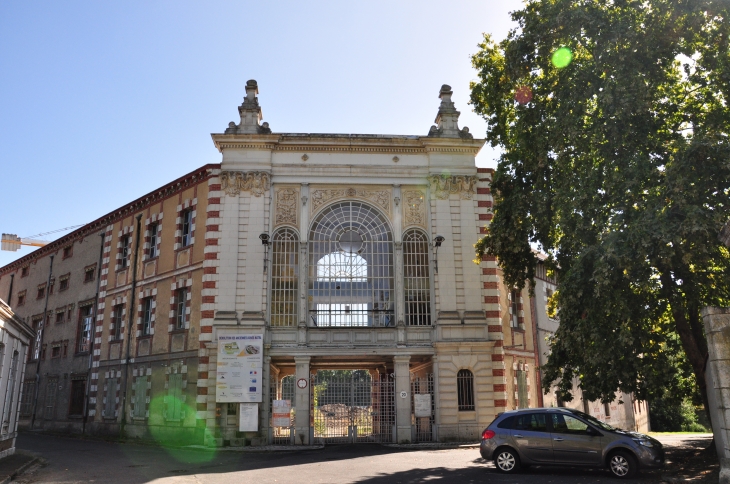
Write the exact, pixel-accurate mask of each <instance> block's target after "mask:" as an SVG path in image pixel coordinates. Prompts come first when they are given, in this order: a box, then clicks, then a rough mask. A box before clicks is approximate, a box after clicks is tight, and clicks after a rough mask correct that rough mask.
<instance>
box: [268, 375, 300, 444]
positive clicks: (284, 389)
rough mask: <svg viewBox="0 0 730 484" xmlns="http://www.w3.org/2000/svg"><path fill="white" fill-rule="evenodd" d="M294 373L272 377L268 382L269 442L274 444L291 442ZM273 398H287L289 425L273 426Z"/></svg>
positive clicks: (294, 411) (294, 410)
mask: <svg viewBox="0 0 730 484" xmlns="http://www.w3.org/2000/svg"><path fill="white" fill-rule="evenodd" d="M294 392H295V388H294V375H288V376H285V377H284V378H281V379H278V378H277V377H275V376H274V377H272V378H271V380H270V384H269V396H270V398H269V442H270V443H271V444H276V445H290V444H293V442H292V436H293V435H294V432H293V431H292V429H293V427H294V418H295V415H296V409H295V408H294ZM274 400H289V402H290V403H291V412H290V414H289V427H274V425H273V404H274Z"/></svg>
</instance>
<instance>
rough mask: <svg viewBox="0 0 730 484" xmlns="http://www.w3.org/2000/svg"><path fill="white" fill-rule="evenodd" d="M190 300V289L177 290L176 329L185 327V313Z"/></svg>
mask: <svg viewBox="0 0 730 484" xmlns="http://www.w3.org/2000/svg"><path fill="white" fill-rule="evenodd" d="M187 302H188V289H187V288H185V287H184V288H182V289H178V290H177V291H175V329H185V315H186V308H187Z"/></svg>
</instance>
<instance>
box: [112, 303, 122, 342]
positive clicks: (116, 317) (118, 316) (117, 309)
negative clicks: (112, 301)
mask: <svg viewBox="0 0 730 484" xmlns="http://www.w3.org/2000/svg"><path fill="white" fill-rule="evenodd" d="M123 318H124V306H123V305H121V304H118V305H116V306H114V309H113V312H112V324H113V325H114V328H113V329H112V338H113V339H115V340H120V339H122V321H123Z"/></svg>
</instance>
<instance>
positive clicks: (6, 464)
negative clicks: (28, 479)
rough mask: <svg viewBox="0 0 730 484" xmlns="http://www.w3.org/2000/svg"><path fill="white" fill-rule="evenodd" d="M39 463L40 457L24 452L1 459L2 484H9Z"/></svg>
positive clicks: (0, 478)
mask: <svg viewBox="0 0 730 484" xmlns="http://www.w3.org/2000/svg"><path fill="white" fill-rule="evenodd" d="M39 462H41V459H40V457H38V456H36V455H34V454H31V453H29V452H24V451H22V450H21V451H16V452H15V454H13V455H9V456H7V457H5V458H3V459H0V484H7V483H8V482H10V481H12V480H13V479H15V478H16V477H18V476H19V475H20V474H22V473H23V472H25V471H26V470H28V469H29V468H30V467H31V466H32V465H34V464H36V463H39Z"/></svg>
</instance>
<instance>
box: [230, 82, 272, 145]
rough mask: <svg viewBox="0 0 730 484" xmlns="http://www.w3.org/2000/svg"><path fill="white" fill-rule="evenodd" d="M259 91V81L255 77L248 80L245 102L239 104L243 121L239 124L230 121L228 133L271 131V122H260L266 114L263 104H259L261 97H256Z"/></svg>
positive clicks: (263, 132)
mask: <svg viewBox="0 0 730 484" xmlns="http://www.w3.org/2000/svg"><path fill="white" fill-rule="evenodd" d="M258 93H259V85H258V83H257V82H256V81H255V80H254V79H251V80H249V81H246V97H245V98H243V103H242V104H241V105H240V106H238V114H240V115H241V122H240V123H239V124H238V125H236V123H234V122H233V121H231V122H230V123H228V128H227V129H226V134H236V133H239V134H270V133H271V128H269V123H263V124H261V125H260V124H259V123H260V122H261V120H262V119H263V117H264V115H263V113H262V112H261V106H259V98H257V97H256V95H257V94H258Z"/></svg>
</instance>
